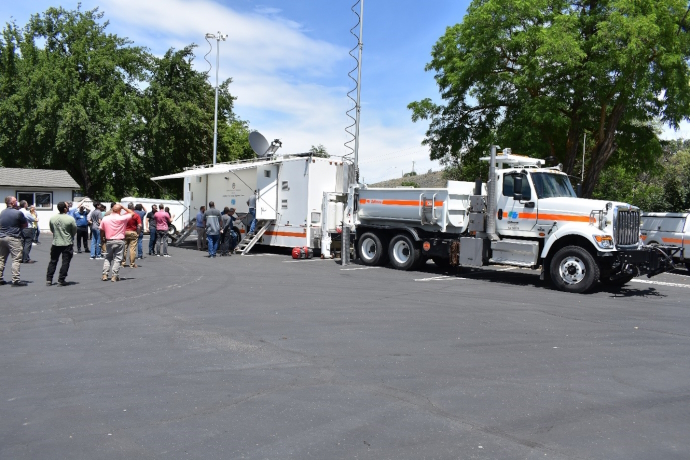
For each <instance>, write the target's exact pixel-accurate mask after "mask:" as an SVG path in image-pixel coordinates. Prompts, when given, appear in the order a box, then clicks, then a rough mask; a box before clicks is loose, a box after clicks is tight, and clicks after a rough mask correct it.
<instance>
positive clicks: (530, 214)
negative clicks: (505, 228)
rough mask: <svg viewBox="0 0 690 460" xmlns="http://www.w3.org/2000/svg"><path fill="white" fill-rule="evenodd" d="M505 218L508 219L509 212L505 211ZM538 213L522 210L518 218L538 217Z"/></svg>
mask: <svg viewBox="0 0 690 460" xmlns="http://www.w3.org/2000/svg"><path fill="white" fill-rule="evenodd" d="M503 218H504V219H507V218H508V213H507V212H504V213H503ZM536 218H537V214H536V213H533V212H521V213H519V214H518V219H536Z"/></svg>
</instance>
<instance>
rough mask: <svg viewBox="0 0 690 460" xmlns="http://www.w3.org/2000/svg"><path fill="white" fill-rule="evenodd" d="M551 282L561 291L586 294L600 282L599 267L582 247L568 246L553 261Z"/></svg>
mask: <svg viewBox="0 0 690 460" xmlns="http://www.w3.org/2000/svg"><path fill="white" fill-rule="evenodd" d="M549 272H550V274H551V281H553V284H554V285H555V286H556V288H558V289H559V290H561V291H565V292H586V291H588V290H589V289H591V288H592V287H593V286H594V285H595V284H596V282H597V281H599V265H598V264H597V262H596V260H594V257H592V254H590V253H589V251H587V250H586V249H584V248H581V247H580V246H566V247H564V248H562V249H560V250H559V251H558V252H557V253H556V254H555V255H554V256H553V259H551V267H550V270H549Z"/></svg>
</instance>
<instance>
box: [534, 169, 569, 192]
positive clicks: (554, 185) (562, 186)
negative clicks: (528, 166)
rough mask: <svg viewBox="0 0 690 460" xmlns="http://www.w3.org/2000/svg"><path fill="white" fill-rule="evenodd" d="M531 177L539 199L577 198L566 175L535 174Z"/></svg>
mask: <svg viewBox="0 0 690 460" xmlns="http://www.w3.org/2000/svg"><path fill="white" fill-rule="evenodd" d="M530 175H531V176H532V182H533V183H534V188H535V189H536V191H537V196H538V197H539V198H556V197H563V196H565V197H573V198H575V197H577V195H576V194H575V190H573V186H572V185H571V184H570V180H569V179H568V176H566V175H565V174H552V173H543V172H533V173H530Z"/></svg>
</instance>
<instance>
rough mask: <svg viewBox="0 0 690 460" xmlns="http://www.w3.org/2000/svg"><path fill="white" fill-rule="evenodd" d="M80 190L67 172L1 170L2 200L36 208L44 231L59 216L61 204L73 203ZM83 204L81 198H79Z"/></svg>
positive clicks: (51, 170)
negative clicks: (49, 222)
mask: <svg viewBox="0 0 690 460" xmlns="http://www.w3.org/2000/svg"><path fill="white" fill-rule="evenodd" d="M79 189H80V187H79V184H77V182H76V181H75V180H74V179H72V176H70V175H69V173H68V172H67V171H61V170H53V169H25V168H0V197H2V200H3V203H2V206H3V207H4V200H5V197H6V196H10V195H12V196H15V197H16V198H17V200H18V201H21V200H26V201H27V202H28V203H29V205H34V206H36V214H37V215H38V223H39V228H40V229H41V231H47V230H48V221H49V220H50V218H51V217H52V216H54V215H55V214H57V213H58V210H57V204H58V203H59V202H60V201H73V197H74V193H75V192H77V191H79ZM79 200H81V198H79Z"/></svg>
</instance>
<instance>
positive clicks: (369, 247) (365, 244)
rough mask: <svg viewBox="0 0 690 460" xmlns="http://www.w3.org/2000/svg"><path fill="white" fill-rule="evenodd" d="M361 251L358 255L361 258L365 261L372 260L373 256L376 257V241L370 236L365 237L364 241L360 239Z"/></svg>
mask: <svg viewBox="0 0 690 460" xmlns="http://www.w3.org/2000/svg"><path fill="white" fill-rule="evenodd" d="M361 247H362V253H361V254H360V256H361V257H362V259H364V260H366V261H367V262H370V261H372V260H374V257H376V243H375V242H374V240H372V239H371V238H367V239H365V240H364V241H362V245H361Z"/></svg>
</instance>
